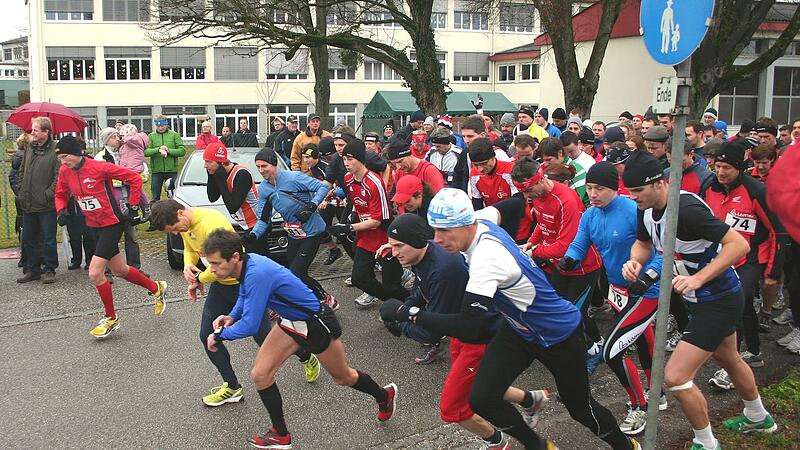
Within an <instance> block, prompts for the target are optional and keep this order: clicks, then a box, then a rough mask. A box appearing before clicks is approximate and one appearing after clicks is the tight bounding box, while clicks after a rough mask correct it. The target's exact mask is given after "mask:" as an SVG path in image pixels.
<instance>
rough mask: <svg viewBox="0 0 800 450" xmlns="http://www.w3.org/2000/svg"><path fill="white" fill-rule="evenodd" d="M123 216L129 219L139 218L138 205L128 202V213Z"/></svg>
mask: <svg viewBox="0 0 800 450" xmlns="http://www.w3.org/2000/svg"><path fill="white" fill-rule="evenodd" d="M125 218H126V219H127V220H129V221H134V220H136V219H138V218H139V205H131V204H130V203H128V213H127V214H126V215H125Z"/></svg>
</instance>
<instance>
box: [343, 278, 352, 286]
mask: <svg viewBox="0 0 800 450" xmlns="http://www.w3.org/2000/svg"><path fill="white" fill-rule="evenodd" d="M344 285H345V286H352V285H353V277H347V278H345V279H344Z"/></svg>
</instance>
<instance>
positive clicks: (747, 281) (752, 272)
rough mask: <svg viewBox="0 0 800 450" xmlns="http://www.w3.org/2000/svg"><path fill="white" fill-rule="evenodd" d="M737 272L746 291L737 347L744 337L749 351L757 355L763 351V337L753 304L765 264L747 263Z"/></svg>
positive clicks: (737, 333) (737, 325) (737, 326)
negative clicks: (760, 335)
mask: <svg viewBox="0 0 800 450" xmlns="http://www.w3.org/2000/svg"><path fill="white" fill-rule="evenodd" d="M736 273H737V274H738V275H739V280H741V282H742V293H744V311H742V318H741V320H739V322H738V323H737V324H736V348H737V349H738V348H741V346H742V339H743V338H744V342H745V343H746V344H747V351H749V352H750V353H752V354H754V355H757V354H759V353H761V338H760V337H759V336H758V314H756V308H755V306H754V305H753V297H754V296H755V293H756V287H757V286H758V281H759V280H760V279H761V276H762V275H763V274H764V265H763V264H752V263H745V264H742V265H741V266H739V268H738V269H736Z"/></svg>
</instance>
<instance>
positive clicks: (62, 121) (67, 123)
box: [7, 102, 86, 134]
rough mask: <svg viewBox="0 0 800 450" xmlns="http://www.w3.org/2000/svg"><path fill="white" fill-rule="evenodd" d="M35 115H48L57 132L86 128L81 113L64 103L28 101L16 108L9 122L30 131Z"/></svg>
mask: <svg viewBox="0 0 800 450" xmlns="http://www.w3.org/2000/svg"><path fill="white" fill-rule="evenodd" d="M34 117H48V118H49V119H50V122H52V123H53V133H56V134H58V133H66V132H68V131H83V129H84V128H86V121H85V120H83V117H81V116H80V114H78V113H76V112H75V111H73V110H71V109H69V108H67V107H66V106H64V105H62V104H59V103H50V102H36V103H26V104H24V105H22V106H20V107H19V108H17V109H16V110H14V112H13V113H11V116H9V117H8V121H7V122H8V123H12V124H14V125H16V126H18V127H20V128H22V129H23V130H25V131H26V132H30V131H31V119H33V118H34Z"/></svg>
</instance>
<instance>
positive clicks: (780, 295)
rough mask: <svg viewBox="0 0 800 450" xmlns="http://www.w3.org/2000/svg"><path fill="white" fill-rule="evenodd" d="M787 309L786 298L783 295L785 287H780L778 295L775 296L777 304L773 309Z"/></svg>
mask: <svg viewBox="0 0 800 450" xmlns="http://www.w3.org/2000/svg"><path fill="white" fill-rule="evenodd" d="M785 307H786V296H785V295H784V294H783V285H779V286H778V293H777V294H776V295H775V304H773V305H772V309H783V308H785Z"/></svg>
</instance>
